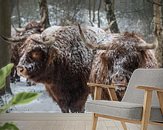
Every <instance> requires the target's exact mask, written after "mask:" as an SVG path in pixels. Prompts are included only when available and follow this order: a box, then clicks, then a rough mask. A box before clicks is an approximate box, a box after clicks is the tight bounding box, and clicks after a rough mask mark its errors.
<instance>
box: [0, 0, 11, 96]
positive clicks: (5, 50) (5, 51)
mask: <svg viewBox="0 0 163 130" xmlns="http://www.w3.org/2000/svg"><path fill="white" fill-rule="evenodd" d="M10 4H11V3H10V0H0V35H3V36H7V37H10V36H11V19H10V17H11V6H10ZM9 62H10V44H8V43H6V42H4V41H3V40H2V39H0V68H2V67H3V66H5V65H7V64H8V63H9ZM6 91H7V92H9V93H11V89H10V83H9V78H8V80H7V83H6V87H5V89H4V90H3V91H2V90H1V91H0V95H3V94H5V92H6Z"/></svg>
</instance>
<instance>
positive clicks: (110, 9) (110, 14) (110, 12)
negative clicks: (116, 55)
mask: <svg viewBox="0 0 163 130" xmlns="http://www.w3.org/2000/svg"><path fill="white" fill-rule="evenodd" d="M105 9H106V11H107V20H108V24H109V25H110V23H111V22H113V21H114V23H113V24H112V26H110V31H111V32H112V33H119V28H118V24H117V21H116V17H115V14H114V0H113V1H111V0H105Z"/></svg>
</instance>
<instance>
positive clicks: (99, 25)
mask: <svg viewBox="0 0 163 130" xmlns="http://www.w3.org/2000/svg"><path fill="white" fill-rule="evenodd" d="M101 3H102V0H100V2H99V6H98V27H100V8H101Z"/></svg>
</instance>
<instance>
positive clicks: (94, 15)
mask: <svg viewBox="0 0 163 130" xmlns="http://www.w3.org/2000/svg"><path fill="white" fill-rule="evenodd" d="M95 11H96V0H93V19H92V21H93V22H95V18H96V14H95Z"/></svg>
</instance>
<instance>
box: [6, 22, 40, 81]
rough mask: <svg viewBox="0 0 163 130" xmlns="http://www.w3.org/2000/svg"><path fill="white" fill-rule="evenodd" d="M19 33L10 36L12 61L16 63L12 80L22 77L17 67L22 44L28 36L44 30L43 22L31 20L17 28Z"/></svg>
mask: <svg viewBox="0 0 163 130" xmlns="http://www.w3.org/2000/svg"><path fill="white" fill-rule="evenodd" d="M16 31H17V33H16V36H13V38H10V39H8V40H10V41H11V42H12V44H11V62H12V63H14V68H13V70H12V72H11V76H10V79H11V82H12V83H13V82H15V81H19V80H20V77H19V76H18V75H17V73H16V69H15V67H16V66H17V64H18V62H19V52H20V47H21V46H22V44H23V42H24V41H25V40H26V39H27V37H28V36H30V35H31V34H35V33H39V34H40V33H41V32H42V31H43V29H42V27H41V24H40V23H38V22H36V21H31V22H29V23H28V24H27V25H26V26H25V27H24V28H21V29H16Z"/></svg>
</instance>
